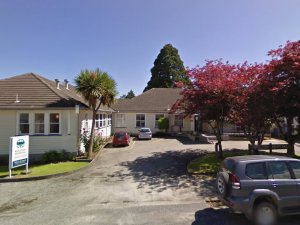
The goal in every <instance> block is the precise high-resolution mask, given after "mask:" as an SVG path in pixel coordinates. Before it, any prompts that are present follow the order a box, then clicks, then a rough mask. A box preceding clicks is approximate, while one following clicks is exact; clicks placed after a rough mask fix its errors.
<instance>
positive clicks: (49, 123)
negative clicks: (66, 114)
mask: <svg viewBox="0 0 300 225" xmlns="http://www.w3.org/2000/svg"><path fill="white" fill-rule="evenodd" d="M50 114H58V118H59V121H58V123H57V122H55V123H53V122H52V123H51V122H50ZM48 116H49V119H48V126H49V127H48V130H47V131H48V134H52V135H53V134H60V133H61V115H60V113H58V112H49V113H48ZM51 124H58V126H59V127H58V133H50V125H51Z"/></svg>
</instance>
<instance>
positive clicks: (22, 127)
mask: <svg viewBox="0 0 300 225" xmlns="http://www.w3.org/2000/svg"><path fill="white" fill-rule="evenodd" d="M19 134H29V113H20V115H19Z"/></svg>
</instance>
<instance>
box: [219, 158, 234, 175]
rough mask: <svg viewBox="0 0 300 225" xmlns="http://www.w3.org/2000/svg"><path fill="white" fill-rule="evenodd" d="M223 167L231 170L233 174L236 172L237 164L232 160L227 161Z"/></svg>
mask: <svg viewBox="0 0 300 225" xmlns="http://www.w3.org/2000/svg"><path fill="white" fill-rule="evenodd" d="M221 167H222V168H224V169H226V170H229V171H230V172H231V173H234V172H235V162H234V160H232V159H225V160H224V161H223V163H222V166H221Z"/></svg>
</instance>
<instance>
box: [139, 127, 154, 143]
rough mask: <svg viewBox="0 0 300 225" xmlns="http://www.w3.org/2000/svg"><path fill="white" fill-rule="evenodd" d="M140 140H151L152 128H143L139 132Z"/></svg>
mask: <svg viewBox="0 0 300 225" xmlns="http://www.w3.org/2000/svg"><path fill="white" fill-rule="evenodd" d="M138 138H139V139H149V140H151V138H152V132H151V130H150V128H147V127H144V128H141V129H140V130H139V136H138Z"/></svg>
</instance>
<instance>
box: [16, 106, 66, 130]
mask: <svg viewBox="0 0 300 225" xmlns="http://www.w3.org/2000/svg"><path fill="white" fill-rule="evenodd" d="M21 114H28V116H29V133H26V134H28V135H33V136H35V135H36V136H46V135H61V124H62V119H61V118H62V117H61V113H60V112H57V111H53V112H45V111H20V112H17V118H16V121H17V123H16V135H23V134H25V133H21V132H20V115H21ZM35 114H44V133H36V132H35ZM50 114H58V116H59V122H58V123H57V124H58V126H59V133H50V124H51V123H50Z"/></svg>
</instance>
